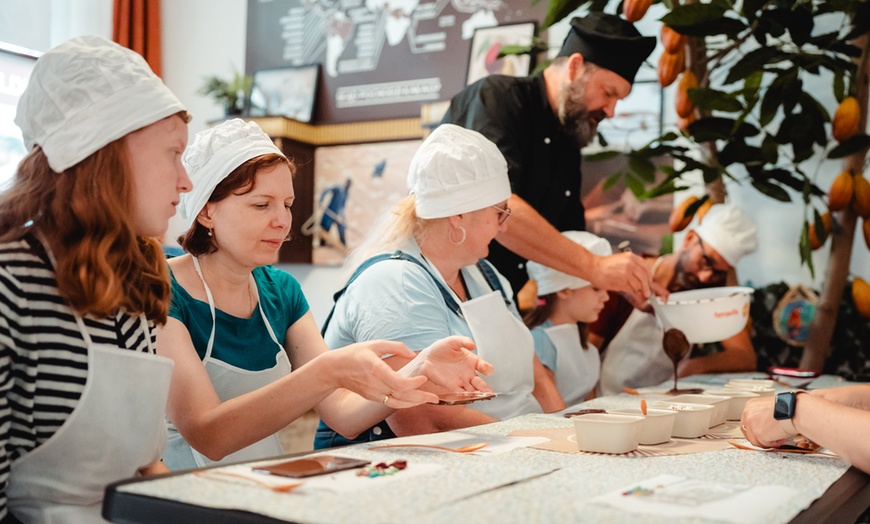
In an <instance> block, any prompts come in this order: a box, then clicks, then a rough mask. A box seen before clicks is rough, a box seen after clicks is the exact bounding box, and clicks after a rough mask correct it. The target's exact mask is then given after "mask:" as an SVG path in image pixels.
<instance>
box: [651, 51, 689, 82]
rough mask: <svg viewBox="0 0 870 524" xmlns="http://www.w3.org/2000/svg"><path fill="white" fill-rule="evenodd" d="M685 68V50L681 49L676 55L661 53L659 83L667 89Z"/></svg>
mask: <svg viewBox="0 0 870 524" xmlns="http://www.w3.org/2000/svg"><path fill="white" fill-rule="evenodd" d="M685 68H686V50H685V48H683V47H681V48H680V49H679V50H677V52H676V53H662V56H660V57H659V68H658V69H659V83H660V84H661V85H662V87H668V86H669V85H671V84H673V83H674V80H676V79H677V75H679V74H680V73H682V72H683V69H685Z"/></svg>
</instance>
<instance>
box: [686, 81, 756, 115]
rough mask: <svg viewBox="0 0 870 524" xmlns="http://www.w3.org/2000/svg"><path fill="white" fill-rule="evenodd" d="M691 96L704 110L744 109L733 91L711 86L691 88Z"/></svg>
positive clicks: (729, 110)
mask: <svg viewBox="0 0 870 524" xmlns="http://www.w3.org/2000/svg"><path fill="white" fill-rule="evenodd" d="M688 95H689V98H690V99H691V100H692V102H694V104H695V106H697V107H698V108H700V109H701V110H702V111H726V112H729V113H736V112H738V111H741V110H742V109H743V104H741V103H740V101H739V100H737V98H736V97H735V96H734V95H732V94H731V93H726V92H724V91H717V90H715V89H711V88H709V87H699V88H693V89H689V91H688Z"/></svg>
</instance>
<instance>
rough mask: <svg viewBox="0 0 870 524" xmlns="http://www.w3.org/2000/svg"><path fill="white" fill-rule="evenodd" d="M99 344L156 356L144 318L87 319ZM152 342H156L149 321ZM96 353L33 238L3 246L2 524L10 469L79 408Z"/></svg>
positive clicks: (0, 374)
mask: <svg viewBox="0 0 870 524" xmlns="http://www.w3.org/2000/svg"><path fill="white" fill-rule="evenodd" d="M84 323H85V327H86V329H87V330H88V334H89V335H90V337H91V340H92V341H93V342H94V344H110V345H116V346H118V347H119V348H122V349H129V350H132V351H140V352H148V351H149V347H148V343H147V340H146V339H145V333H144V332H143V330H142V328H141V326H142V324H141V322H140V320H139V317H138V316H136V317H131V316H129V315H125V314H118V315H117V316H116V317H115V318H106V319H95V318H90V317H88V318H85V319H84ZM148 336H150V337H151V339H152V345H151V347H153V341H154V338H155V336H156V332H155V330H154V326H153V323H150V322H149V333H148ZM87 376H88V351H87V348H86V346H85V342H84V339H83V337H82V334H81V332H80V331H79V326H78V324H77V323H76V320H75V316H74V315H73V311H72V309H70V308H69V307H68V306H67V305H66V303H65V302H64V299H63V298H61V297H60V295H59V294H58V289H57V280H56V277H55V273H54V270H53V266H52V264H51V262H50V259H49V257H48V255H47V253H46V251H45V248H44V247H43V246H42V244H41V243H40V242H39V241H38V240H37V239H36V237H34V236H32V235H27V236H25V237H24V238H23V239H22V240H20V241H15V242H7V243H0V519H2V518H3V517H5V515H6V486H7V482H8V478H9V468H10V464H11V463H12V462H14V461H15V460H17V459H19V458H21V457H22V456H24V455H26V454H27V453H28V452H30V451H32V450H33V449H35V448H36V447H37V446H39V445H40V444H42V443H43V442H45V441H46V440H48V439H49V438H50V437H51V436H52V435H54V434H55V432H56V431H57V430H58V429H59V428H60V427H61V425H63V423H64V422H65V421H66V420H67V418H68V417H69V415H70V414H71V413H72V411H73V410H74V409H75V407H76V405H77V403H78V401H79V398H80V397H81V395H82V391H83V390H84V387H85V382H86V380H87Z"/></svg>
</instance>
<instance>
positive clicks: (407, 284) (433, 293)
mask: <svg viewBox="0 0 870 524" xmlns="http://www.w3.org/2000/svg"><path fill="white" fill-rule="evenodd" d="M401 250H402V251H403V252H405V253H407V254H408V255H411V256H412V257H414V258H416V259H417V260H419V261H421V262H423V263H424V264H427V265H428V266H429V270H430V271H431V273H432V274H433V275H435V276H436V278H438V279H439V280H440V281H441V283H442V284H443V285H444V287H445V288H448V289H449V287H448V286H447V284H446V283H445V282H444V279H443V278H442V277H441V274H440V273H439V272H438V270H437V269H436V268H435V266H433V265H432V264H430V263H429V262H428V261H427V260H426V259H425V258H424V257H423V254H422V253H421V252H420V248H419V247H418V246H417V244H416V242H414V241H411V242H409V243H408V244H407V245H405V246H403V247H402V249H401ZM461 271H462V276H463V277H464V278H465V285H466V287H467V288H468V293H469V298H476V297H479V296H482V295H486V294H488V293H491V292H492V289H491V288H490V287H489V285H488V284H487V282H486V279H485V278H484V277H483V274H482V273H481V272H480V270H479V269H477V267H475V266H473V265H472V266H466V267H464V268H462V270H461ZM496 274H497V275H498V279H499V281H500V282H501V285H502V288H503V289H504V292H505V294H506V295H507V297H508V298H509V299H511V298H512V297H513V291H512V290H511V287H510V283H509V282H508V281H507V279H505V278H504V277H503V276H502V275H501V274H498V273H497V272H496ZM451 294H452V291H451ZM453 298H454V300H456V302H457V303H458V302H459V297H457V296H455V295H453ZM509 308H510V310H511V312H512V313H513V314H514V315H515V316H516V317H517V318H519V313H518V312H517V309H516V306H515V305H514V304H513V302H512V301H511V303H510V306H509ZM450 335H464V336H467V337H471V331H470V330H469V328H468V324H467V323H466V322H465V320H463V319H462V318H460V317H459V316H458V315H457V314H456V313H454V312H453V311H451V310H450V309H449V308H448V307H447V305H446V304H445V303H444V298H443V297H442V295H441V292H440V291H439V289H438V286H437V285H436V284H435V282H433V280H432V277H431V276H430V275H429V274H428V273H427V272H426V270H424V269H423V268H421V267H419V266H418V265H417V264H414V263H412V262H407V261H402V260H384V261H382V262H378V263H377V264H374V265H372V266H371V267H369V268H368V269H366V270H365V271H363V273H362V274H361V275H360V276H359V277H358V278H357V279H356V280H355V281H354V282H353V283H352V284H351V285H350V286H348V288H347V290H346V291H345V293H344V295H342V297H341V298H340V299H339V300H338V302H337V303H336V305H335V312H334V313H333V316H332V320H330V322H329V326H328V327H327V330H326V333H325V335H324V339H325V340H326V344H327V345H328V346H329V347H330V348H333V349H334V348H339V347H342V346H346V345H348V344H353V343H354V342H363V341H367V340H375V339H386V340H396V341H399V342H402V343H404V344H405V345H406V346H408V347H409V348H411V349H412V350H421V349H425V348H426V347H428V346H429V345H431V344H432V343H433V342H435V341H437V340H439V339H442V338H444V337H447V336H450Z"/></svg>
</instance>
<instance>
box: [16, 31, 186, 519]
mask: <svg viewBox="0 0 870 524" xmlns="http://www.w3.org/2000/svg"><path fill="white" fill-rule="evenodd" d="M188 121H189V116H188V115H187V113H186V111H185V109H184V107H183V106H182V105H181V103H180V102H179V101H178V99H177V98H176V97H175V96H174V95H173V94H172V93H171V92H170V91H169V89H167V88H166V86H164V85H163V83H162V82H161V81H160V79H159V78H158V77H157V76H155V75H154V74H153V73H152V72H151V70H150V68H149V67H148V65H147V63H146V62H145V61H144V59H142V57H140V56H139V55H137V54H136V53H134V52H133V51H130V50H129V49H125V48H122V47H121V46H119V45H117V44H114V43H112V42H109V41H108V40H106V39H104V38H101V37H95V36H86V37H77V38H74V39H72V40H70V41H68V42H65V43H63V44H61V45H60V46H57V47H55V48H54V49H52V50H50V51H48V52H47V53H45V54H44V55H43V56H42V57H40V58H39V60H37V63H36V66H35V67H34V70H33V74H32V76H31V79H30V83H29V85H28V87H27V89H26V90H25V91H24V93H23V95H22V97H21V101H20V103H19V105H18V114H17V116H16V124H18V126H19V127H20V128H21V130H22V132H23V136H24V141H25V145H26V146H27V148H28V149H29V151H30V152H29V154H28V155H27V157H25V159H24V160H22V162H21V164H20V165H19V168H18V171H17V173H16V176H15V179H14V182H13V185H12V187H11V188H9V189H8V190H7V191H5V192H4V193H2V194H0V389H2V394H0V421H2V422H3V423H2V424H0V486H2V489H0V518H5V517H6V516H7V513H11V515H12V516H14V517H15V518H17V519H20V520H21V521H24V522H49V521H50V522H76V523H80V522H102V518H101V516H100V510H101V501H102V497H103V490H104V488H105V485H106V484H108V483H110V482H113V481H116V480H120V479H123V478H126V477H130V476H132V475H135V474H136V473H137V471H139V472H153V471H159V470H160V469H161V468H160V463H159V460H160V458H161V456H162V454H163V450H164V448H165V441H166V436H165V431H164V429H163V425H162V419H163V414H164V409H165V405H166V396H167V392H168V387H169V380H170V376H171V373H172V362H171V361H169V360H168V359H165V358H162V357H158V356H157V355H155V354H154V353H155V350H154V348H155V344H154V340H155V331H154V329H155V325H156V324H162V323H164V322H165V321H166V318H167V312H168V309H169V280H168V272H167V270H166V263H165V260H164V258H163V255H162V251H161V249H160V245H159V243H158V242H157V241H156V239H155V238H156V237H159V236H161V235H163V234H164V232H165V231H166V228H167V226H168V221H169V218H170V217H171V216H172V215H173V214H174V212H175V205H176V204H177V203H178V199H179V194H180V193H183V192H186V191H189V190H190V187H191V183H190V179H189V178H188V177H187V174H186V172H185V170H184V168H183V166H182V164H181V154H182V152H183V151H184V148H185V146H186V144H187V122H188ZM162 469H163V470H165V467H164V468H162Z"/></svg>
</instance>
